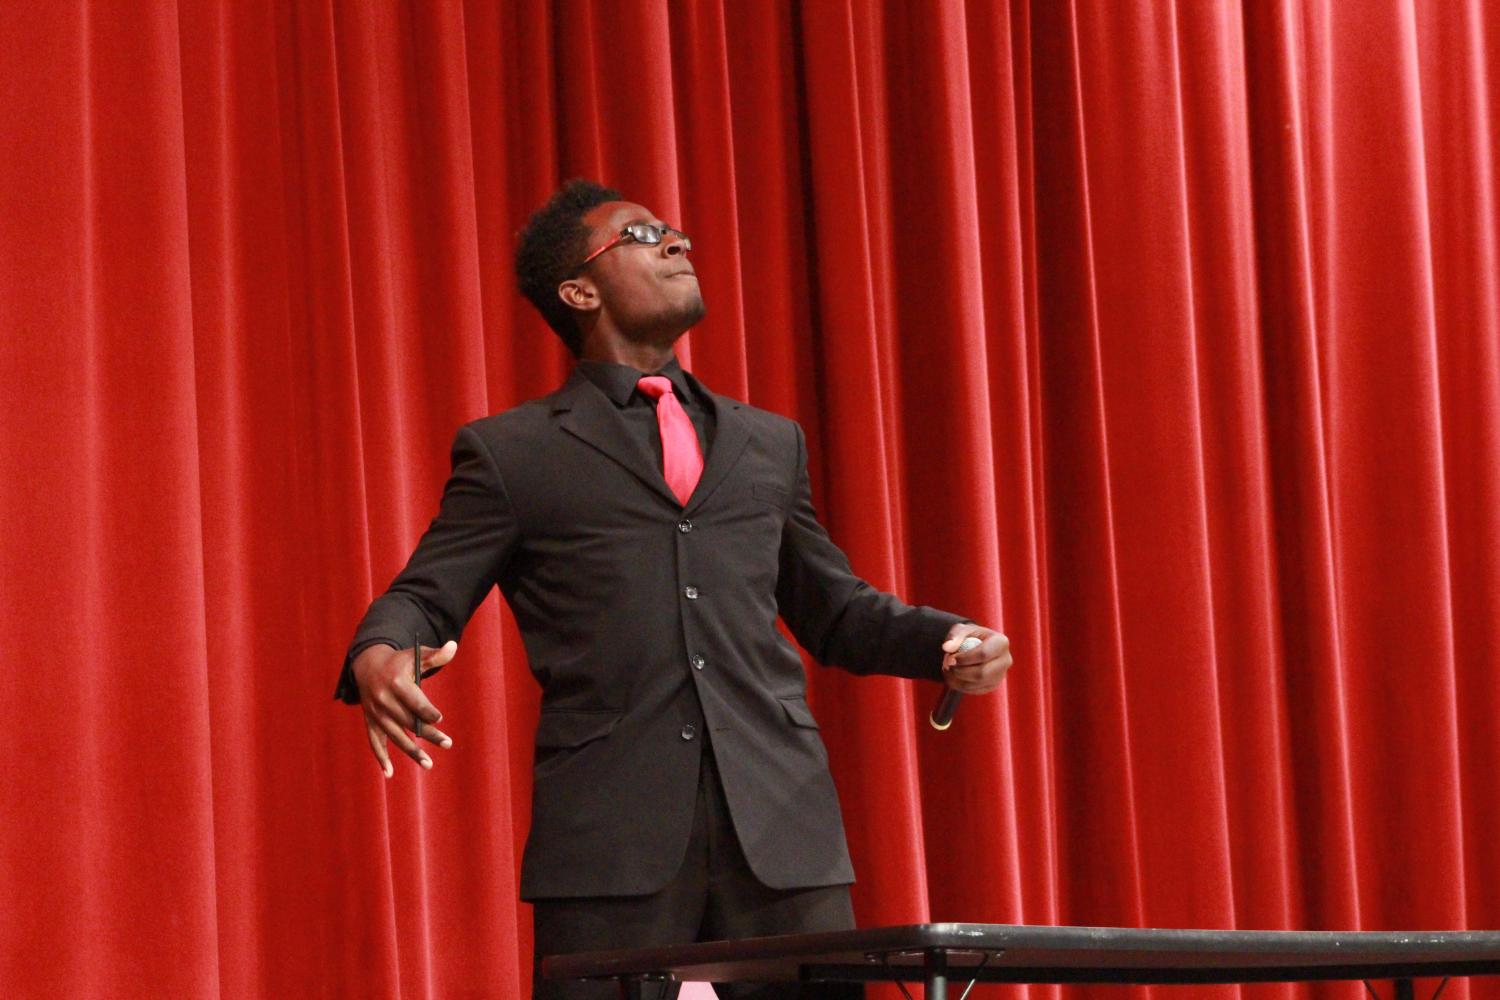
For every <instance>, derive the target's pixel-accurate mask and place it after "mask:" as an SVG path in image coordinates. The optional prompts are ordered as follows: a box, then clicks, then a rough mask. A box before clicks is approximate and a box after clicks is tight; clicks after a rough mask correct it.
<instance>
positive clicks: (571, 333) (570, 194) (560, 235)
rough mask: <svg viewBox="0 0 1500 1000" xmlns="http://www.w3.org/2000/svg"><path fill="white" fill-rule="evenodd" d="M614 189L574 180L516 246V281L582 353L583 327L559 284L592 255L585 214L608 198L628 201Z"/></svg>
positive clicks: (531, 223) (570, 347) (570, 345)
mask: <svg viewBox="0 0 1500 1000" xmlns="http://www.w3.org/2000/svg"><path fill="white" fill-rule="evenodd" d="M623 200H624V197H623V196H622V195H621V194H620V192H618V191H616V190H615V189H614V188H607V187H605V186H604V185H602V184H596V183H595V182H593V181H587V180H583V179H582V178H574V179H573V180H570V181H568V182H567V183H566V184H564V185H563V186H562V187H561V188H559V189H558V191H557V193H556V194H554V195H553V196H552V197H551V198H549V199H547V204H545V205H543V206H542V207H541V208H539V209H537V210H536V211H535V212H533V213H532V215H531V218H530V219H528V220H526V228H524V229H522V230H521V233H520V237H519V239H518V240H517V244H516V283H517V285H518V286H519V287H520V289H521V294H522V295H524V296H526V297H527V298H528V299H530V300H531V304H532V305H534V306H536V308H537V312H539V313H541V314H542V318H543V319H545V320H546V321H547V325H548V326H550V327H552V329H553V331H554V332H556V334H557V335H558V336H559V337H561V338H562V342H563V343H564V344H567V345H568V350H570V351H572V352H573V354H574V355H575V356H576V355H578V354H580V353H582V351H583V331H582V330H580V329H579V328H578V322H577V320H576V318H575V317H574V315H573V310H572V309H569V308H568V307H567V305H566V304H564V303H563V301H562V299H560V298H558V296H557V286H558V285H560V284H562V283H563V282H564V281H566V280H567V279H568V278H570V277H572V276H573V274H574V273H575V272H576V271H577V270H578V265H579V263H580V262H581V261H582V260H583V258H584V257H585V256H586V255H587V250H588V239H589V228H588V227H587V226H585V225H584V224H583V213H585V212H587V211H588V210H589V209H591V208H594V207H596V206H599V205H603V204H604V203H605V202H608V201H623Z"/></svg>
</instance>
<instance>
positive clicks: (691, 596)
mask: <svg viewBox="0 0 1500 1000" xmlns="http://www.w3.org/2000/svg"><path fill="white" fill-rule="evenodd" d="M682 596H683V597H686V598H687V599H688V600H690V601H696V600H697V599H698V588H697V587H683V588H682Z"/></svg>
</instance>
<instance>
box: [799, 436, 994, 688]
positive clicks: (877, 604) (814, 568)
mask: <svg viewBox="0 0 1500 1000" xmlns="http://www.w3.org/2000/svg"><path fill="white" fill-rule="evenodd" d="M796 474H797V483H796V489H795V491H794V493H793V496H792V506H791V510H790V512H789V514H788V517H787V521H786V525H785V527H784V528H783V529H782V535H781V564H780V575H779V577H778V579H777V584H776V602H777V608H778V610H779V611H780V613H781V617H782V619H783V620H784V621H785V622H786V623H787V626H788V627H789V628H790V629H791V630H792V635H794V636H795V637H796V639H797V641H798V642H799V643H801V644H802V647H803V648H804V649H806V650H807V651H808V652H809V653H811V654H812V655H813V657H814V658H815V659H817V661H818V662H819V663H824V664H828V665H831V666H837V667H843V668H844V669H846V670H849V671H851V672H853V673H856V674H892V675H894V676H897V677H919V678H925V679H929V680H941V679H942V657H943V654H942V650H941V648H940V647H941V646H942V643H943V640H944V639H945V638H947V635H948V630H949V629H950V628H952V627H953V626H954V625H955V624H957V623H959V622H963V621H967V620H968V619H966V618H964V617H962V616H960V615H954V614H949V613H948V612H946V611H939V610H937V609H935V608H929V607H924V606H915V607H914V606H912V605H909V604H906V603H904V602H902V601H901V600H900V599H899V598H897V597H895V596H894V595H892V594H887V593H885V592H883V591H880V590H876V589H875V588H874V587H872V586H870V584H868V583H866V582H865V581H864V580H861V579H860V578H859V577H857V576H855V575H854V571H853V569H852V568H851V567H850V565H849V559H848V557H847V556H845V555H844V553H843V550H841V549H840V548H839V547H838V546H837V545H835V544H834V543H833V540H832V539H831V538H829V537H828V532H827V531H825V530H824V529H823V525H821V524H820V523H818V515H817V511H816V510H815V509H814V507H813V502H812V484H811V482H810V480H809V478H808V474H807V444H806V440H805V438H804V437H803V433H802V428H801V427H800V426H798V427H797V473H796Z"/></svg>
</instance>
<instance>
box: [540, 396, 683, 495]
mask: <svg viewBox="0 0 1500 1000" xmlns="http://www.w3.org/2000/svg"><path fill="white" fill-rule="evenodd" d="M552 413H553V414H554V415H555V416H557V418H558V423H559V425H560V426H561V427H562V429H563V430H565V431H567V432H568V433H569V434H571V435H573V436H574V437H576V438H578V439H579V440H580V441H582V442H584V443H585V444H587V445H589V446H590V447H592V448H594V449H596V450H598V451H600V452H602V453H603V454H605V455H607V456H608V457H609V458H611V459H613V460H614V461H615V462H618V463H619V465H620V466H621V468H623V469H625V471H627V472H629V473H630V474H631V475H632V476H635V477H636V478H637V479H639V480H640V481H641V482H642V483H643V484H644V485H645V486H646V487H647V488H649V489H651V490H653V491H654V492H656V493H658V494H660V495H661V496H662V497H663V498H665V499H666V500H667V501H668V502H669V503H671V504H672V505H673V506H677V505H678V504H677V497H676V496H674V495H673V494H672V491H671V490H670V489H669V488H668V487H667V481H666V480H665V479H663V478H662V474H661V470H660V469H658V468H657V467H656V463H655V462H653V461H652V460H651V453H650V452H648V451H647V450H646V449H644V448H642V447H641V446H640V445H638V444H637V443H636V442H635V441H634V440H633V439H632V438H631V437H630V435H629V434H628V433H627V432H626V429H625V421H624V420H622V419H621V418H620V414H619V413H617V412H616V411H615V408H614V404H613V403H611V402H610V401H609V399H608V398H607V397H606V396H605V395H604V393H602V392H600V391H599V389H598V387H597V386H595V385H594V384H593V383H592V382H590V381H589V380H588V379H587V378H585V377H584V376H582V375H580V374H578V373H577V372H576V371H575V372H574V373H573V375H572V377H571V378H569V379H568V381H567V382H566V383H564V384H563V387H562V388H561V389H559V390H558V392H557V398H556V399H555V400H554V402H553V404H552ZM695 497H696V494H695Z"/></svg>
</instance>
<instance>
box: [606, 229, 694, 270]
mask: <svg viewBox="0 0 1500 1000" xmlns="http://www.w3.org/2000/svg"><path fill="white" fill-rule="evenodd" d="M668 233H670V234H671V235H673V236H675V237H677V239H678V240H680V241H681V242H682V249H683V250H684V251H687V250H691V249H693V241H692V240H690V239H688V234H687V233H684V232H683V231H682V230H680V229H673V228H672V227H671V226H658V225H657V224H656V223H654V222H632V223H631V224H630V225H628V226H626V227H625V228H624V229H622V230H620V235H619V236H616V237H615V238H614V239H612V240H610V241H609V242H608V243H606V244H604V245H603V246H602V247H600V248H599V249H598V250H595V251H594V252H593V253H591V254H589V255H588V256H587V257H585V258H583V263H582V264H579V265H578V267H579V269H580V270H581V269H583V268H584V267H585V266H586V265H587V264H588V262H589V261H591V260H593V259H594V258H595V257H597V256H599V255H600V254H601V253H603V252H604V251H606V250H610V249H613V248H614V247H617V246H619V245H620V244H621V243H630V242H634V243H640V244H642V245H643V246H648V247H654V246H656V245H657V244H658V243H660V242H661V241H662V240H664V239H666V238H667V234H668Z"/></svg>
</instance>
